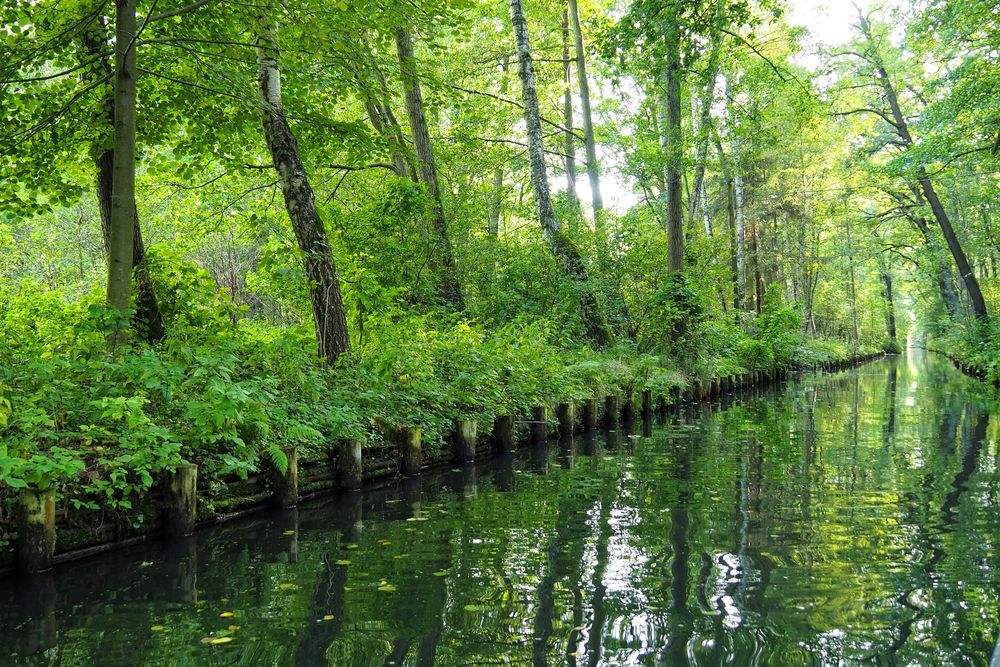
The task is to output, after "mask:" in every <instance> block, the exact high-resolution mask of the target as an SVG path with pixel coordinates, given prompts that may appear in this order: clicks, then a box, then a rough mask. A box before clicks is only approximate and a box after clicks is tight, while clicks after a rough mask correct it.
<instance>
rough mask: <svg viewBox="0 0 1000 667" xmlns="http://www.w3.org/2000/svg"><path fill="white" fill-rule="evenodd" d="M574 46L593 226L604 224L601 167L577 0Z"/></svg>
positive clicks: (572, 8) (572, 0)
mask: <svg viewBox="0 0 1000 667" xmlns="http://www.w3.org/2000/svg"><path fill="white" fill-rule="evenodd" d="M569 14H570V17H571V18H572V20H573V36H574V41H575V44H576V77H577V80H578V82H579V86H580V113H581V115H582V116H583V145H584V149H585V150H586V154H587V177H588V179H589V180H590V200H591V205H592V206H593V208H594V226H595V227H598V228H599V227H601V226H602V225H603V224H604V197H603V195H602V194H601V167H600V163H599V162H598V161H597V140H596V139H595V137H594V117H593V113H592V112H591V108H590V82H589V81H588V79H587V54H586V51H585V50H584V46H583V28H582V26H581V25H580V8H579V6H578V3H577V0H569Z"/></svg>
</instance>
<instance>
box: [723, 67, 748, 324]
mask: <svg viewBox="0 0 1000 667" xmlns="http://www.w3.org/2000/svg"><path fill="white" fill-rule="evenodd" d="M726 88H727V90H728V88H729V86H728V83H727V86H726ZM727 97H728V94H727ZM728 116H729V131H730V133H731V134H732V141H731V150H732V170H733V205H734V209H735V213H736V291H737V294H738V295H739V298H738V301H739V303H738V304H737V308H740V307H741V306H742V301H743V297H744V294H745V293H746V248H745V243H746V240H745V237H746V197H745V193H744V190H743V173H742V167H741V165H740V140H739V137H737V136H736V123H735V122H733V117H732V113H731V111H730V113H729V114H728Z"/></svg>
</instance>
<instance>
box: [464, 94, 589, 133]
mask: <svg viewBox="0 0 1000 667" xmlns="http://www.w3.org/2000/svg"><path fill="white" fill-rule="evenodd" d="M448 87H449V88H454V89H455V90H459V91H461V92H463V93H469V94H471V95H482V96H483V97H492V98H493V99H495V100H499V101H501V102H503V103H505V104H510V105H512V106H515V107H517V108H518V109H522V110H523V109H524V105H523V104H521V103H520V102H518V101H517V100H512V99H509V98H506V97H501V96H499V95H494V94H493V93H487V92H484V91H482V90H472V89H471V88H463V87H462V86H459V85H457V84H454V83H449V84H448ZM539 118H541V119H542V122H543V123H546V124H548V125H551V126H552V127H554V128H556V129H557V130H559V131H560V132H568V133H569V134H572V135H573V136H574V137H576V138H577V139H579V140H580V141H583V140H584V139H583V135H582V134H577V133H576V132H574V131H573V130H570V129H567V128H565V127H563V126H562V125H560V124H559V123H556V122H554V121H551V120H549V119H548V118H546V117H545V116H541V115H540V116H539Z"/></svg>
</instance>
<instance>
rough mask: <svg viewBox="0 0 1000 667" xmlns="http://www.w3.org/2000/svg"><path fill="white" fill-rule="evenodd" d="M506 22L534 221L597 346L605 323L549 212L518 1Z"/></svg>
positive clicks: (605, 335) (604, 338) (604, 336)
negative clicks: (571, 285)
mask: <svg viewBox="0 0 1000 667" xmlns="http://www.w3.org/2000/svg"><path fill="white" fill-rule="evenodd" d="M510 21H511V25H512V27H513V29H514V39H515V42H516V45H517V59H518V74H519V76H520V79H521V94H522V98H523V103H524V121H525V125H526V126H527V134H528V157H529V161H530V163H531V187H532V190H533V191H534V194H535V205H536V207H537V208H538V219H539V221H540V222H541V225H542V232H543V234H544V235H545V240H546V242H547V243H548V245H549V249H550V251H551V252H552V254H553V256H554V257H555V258H556V261H557V262H558V263H559V264H560V266H561V267H562V270H563V272H564V273H565V274H566V275H567V276H568V277H569V278H570V279H571V280H573V281H574V282H576V283H577V285H578V289H579V295H580V311H581V317H582V319H583V325H584V327H585V329H586V331H587V336H588V337H589V338H590V339H591V340H592V341H594V342H595V343H597V344H598V345H605V344H607V343H608V342H610V340H611V335H610V333H609V332H608V326H607V323H606V322H605V321H604V315H603V314H602V313H601V310H600V307H599V306H598V303H597V298H596V296H595V295H594V292H593V289H592V288H591V286H590V284H589V276H588V274H587V267H586V266H584V264H583V258H582V257H581V256H580V251H579V250H578V249H577V248H576V246H575V245H574V244H573V242H572V241H571V240H570V239H569V238H567V237H566V236H565V235H564V234H562V232H561V230H560V229H559V220H558V219H557V218H556V214H555V210H554V209H553V208H552V197H551V194H550V192H549V183H548V178H547V176H546V171H545V146H544V144H543V142H542V121H541V116H540V114H539V111H538V93H537V92H536V90H535V70H534V66H533V64H532V61H531V46H530V44H529V41H528V22H527V19H526V18H525V15H524V4H523V2H522V0H510Z"/></svg>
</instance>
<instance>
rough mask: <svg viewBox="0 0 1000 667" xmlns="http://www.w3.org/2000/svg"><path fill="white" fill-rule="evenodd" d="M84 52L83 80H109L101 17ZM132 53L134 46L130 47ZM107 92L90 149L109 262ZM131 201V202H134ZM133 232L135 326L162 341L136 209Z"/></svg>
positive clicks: (111, 106)
mask: <svg viewBox="0 0 1000 667" xmlns="http://www.w3.org/2000/svg"><path fill="white" fill-rule="evenodd" d="M83 46H84V48H83V49H81V50H80V54H81V61H82V62H81V63H80V64H81V66H82V67H83V68H84V69H83V75H82V78H83V80H84V81H85V82H87V83H97V82H99V81H103V80H105V79H107V78H109V77H110V76H111V75H112V73H113V71H114V62H113V58H112V59H109V58H108V57H107V55H106V53H107V48H108V39H107V25H106V22H105V19H104V17H103V16H98V17H96V18H95V19H94V20H93V22H92V25H91V27H90V30H89V31H88V32H87V33H86V34H84V36H83ZM132 48H133V50H134V49H135V46H134V45H133V47H132ZM102 90H107V93H106V94H105V95H104V107H105V113H106V117H107V119H108V131H107V133H100V134H99V136H98V137H96V138H95V140H94V142H93V145H92V147H91V150H90V152H91V156H92V158H93V161H94V168H95V172H96V174H95V188H94V191H95V194H96V196H97V206H98V210H99V211H100V215H101V232H102V237H103V239H104V250H105V253H107V255H108V257H109V261H110V255H111V229H112V223H111V211H112V201H113V200H112V191H113V187H114V185H113V183H114V161H115V153H114V139H113V137H114V136H115V133H116V132H115V127H116V124H115V91H114V86H103V85H102ZM105 134H107V135H110V136H111V137H112V141H111V145H107V143H106V136H104V135H105ZM133 200H134V198H133ZM132 217H133V229H132V267H133V276H134V279H135V293H136V294H135V300H136V317H135V319H136V324H137V325H138V329H139V330H140V332H141V333H142V335H144V336H145V337H146V339H147V340H149V341H157V340H160V339H162V338H163V336H164V335H165V331H164V328H163V316H162V315H161V313H160V307H159V304H158V303H157V300H156V294H155V292H154V291H153V281H152V277H151V276H150V274H149V267H148V266H147V263H146V261H145V260H146V246H145V244H144V243H143V239H142V228H141V227H140V225H139V212H138V208H136V210H134V211H133V213H132Z"/></svg>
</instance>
